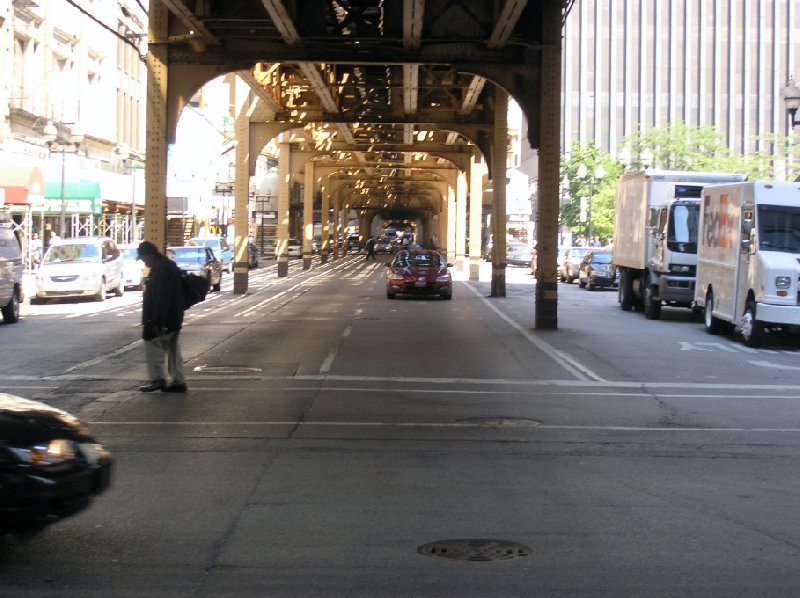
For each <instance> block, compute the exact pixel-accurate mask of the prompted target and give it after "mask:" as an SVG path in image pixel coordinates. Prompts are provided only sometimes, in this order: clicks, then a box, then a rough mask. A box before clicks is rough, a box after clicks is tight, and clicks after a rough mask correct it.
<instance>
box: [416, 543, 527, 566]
mask: <svg viewBox="0 0 800 598" xmlns="http://www.w3.org/2000/svg"><path fill="white" fill-rule="evenodd" d="M417 552H419V553H420V554H424V555H425V556H430V557H435V558H441V559H451V560H454V561H473V562H489V561H510V560H513V559H519V558H524V557H526V556H530V555H531V554H532V553H533V551H532V550H531V549H530V548H528V547H527V546H523V545H522V544H517V543H516V542H508V541H507V540H477V539H473V540H440V541H438V542H431V543H430V544H423V545H422V546H420V547H419V548H417Z"/></svg>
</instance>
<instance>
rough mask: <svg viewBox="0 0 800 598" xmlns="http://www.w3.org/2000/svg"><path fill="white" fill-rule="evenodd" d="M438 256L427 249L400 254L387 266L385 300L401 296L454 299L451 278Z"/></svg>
mask: <svg viewBox="0 0 800 598" xmlns="http://www.w3.org/2000/svg"><path fill="white" fill-rule="evenodd" d="M450 266H452V264H448V263H447V262H446V261H445V260H444V258H442V256H441V255H440V254H438V253H437V252H435V251H431V250H429V249H410V250H406V249H404V250H402V251H399V252H398V253H397V255H395V256H394V259H393V260H392V261H391V262H390V263H389V264H388V271H387V273H386V297H388V298H389V299H394V298H395V295H397V294H398V293H400V294H403V295H439V296H440V297H441V298H442V299H452V298H453V277H452V276H451V275H450V271H449V270H448V268H449V267H450Z"/></svg>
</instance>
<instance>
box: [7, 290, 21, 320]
mask: <svg viewBox="0 0 800 598" xmlns="http://www.w3.org/2000/svg"><path fill="white" fill-rule="evenodd" d="M17 320H19V297H17V293H16V292H15V293H14V294H13V295H11V300H10V301H9V302H8V303H6V305H5V306H4V307H3V321H4V322H5V323H6V324H13V323H14V322H16V321H17Z"/></svg>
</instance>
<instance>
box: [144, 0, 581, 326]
mask: <svg viewBox="0 0 800 598" xmlns="http://www.w3.org/2000/svg"><path fill="white" fill-rule="evenodd" d="M571 6H572V0H540V1H536V2H534V1H527V0H488V1H485V0H238V1H236V2H231V1H229V0H151V1H150V7H149V32H148V53H147V63H148V114H147V154H146V159H147V169H146V175H145V176H146V206H145V236H146V238H147V239H149V240H151V241H154V242H156V243H157V244H159V245H161V246H163V245H164V244H165V242H166V232H167V225H166V213H167V212H166V209H167V206H166V179H167V176H166V175H167V155H168V147H169V144H170V143H172V142H174V140H175V132H176V125H177V121H178V118H179V116H180V114H181V111H182V109H183V108H184V107H185V106H186V105H187V103H188V102H189V100H190V99H191V98H192V96H193V95H194V94H195V93H196V92H197V91H198V90H199V89H200V88H201V87H202V86H203V85H204V84H205V83H207V82H208V81H211V80H212V79H214V78H216V77H218V76H220V75H223V74H226V73H236V74H237V75H238V76H239V77H241V78H242V79H244V80H245V81H246V82H247V83H248V85H249V88H250V92H249V94H250V97H249V98H248V101H247V102H245V103H244V104H243V105H242V106H241V108H240V109H238V111H237V113H236V115H235V134H236V147H235V183H234V189H233V194H234V197H235V210H236V213H237V214H243V213H247V212H248V194H249V179H250V176H251V175H253V173H254V169H255V163H256V158H257V157H258V156H259V154H260V153H261V152H262V151H263V150H264V148H265V146H266V145H267V143H268V142H270V141H271V140H272V141H274V142H276V143H277V146H278V148H279V154H278V167H277V168H278V185H277V199H278V201H277V212H278V218H277V225H278V226H277V238H278V274H279V276H280V275H286V272H287V271H288V267H287V259H288V256H287V253H286V244H285V240H286V239H287V237H288V225H289V211H290V188H291V185H292V184H294V183H296V182H300V183H302V186H303V197H302V198H301V202H302V209H303V223H304V230H308V229H309V226H308V224H309V223H310V222H311V218H312V213H313V211H314V210H317V211H321V213H322V214H328V213H332V214H333V220H332V221H331V222H330V223H329V222H327V218H323V223H322V227H323V232H322V244H323V246H322V255H323V259H335V258H336V257H337V256H338V254H337V248H336V244H335V243H334V244H332V246H331V247H328V246H327V244H328V237H329V235H330V236H332V238H334V239H335V238H337V233H340V232H341V230H342V224H343V216H342V215H343V214H346V213H348V212H349V211H351V210H354V211H356V212H357V213H358V214H359V218H360V219H363V222H369V221H371V219H373V218H374V217H375V216H376V215H381V216H382V217H383V218H386V219H391V218H397V219H400V218H404V219H408V218H409V217H412V218H414V219H416V221H418V222H419V223H421V225H422V227H423V228H424V230H425V231H426V233H425V234H426V236H428V237H432V236H434V235H435V236H436V238H437V239H438V245H439V246H440V247H441V248H442V251H443V252H446V253H447V255H448V261H451V257H452V261H454V262H456V263H457V264H458V266H459V267H464V268H469V271H470V274H471V275H472V273H473V272H474V273H475V275H476V276H477V263H476V261H477V260H478V259H480V253H481V245H480V241H481V236H482V233H483V231H482V230H481V223H482V214H483V212H484V204H486V208H485V209H486V210H490V211H491V216H492V217H491V220H490V221H491V223H492V231H491V233H492V235H493V238H494V240H495V245H494V248H495V250H494V252H493V256H494V257H493V260H494V261H493V264H492V285H491V294H492V296H495V297H502V296H504V295H505V268H506V264H505V263H504V262H505V223H506V208H505V205H506V196H505V187H506V185H505V176H506V168H507V165H506V160H507V151H508V150H507V147H508V129H507V123H506V115H507V106H508V100H509V97H512V98H513V99H514V100H515V101H516V102H517V103H518V104H519V106H520V108H521V110H522V112H523V114H524V116H525V118H526V122H527V127H528V130H527V140H528V142H529V143H530V145H531V147H532V148H533V149H535V150H536V152H537V155H538V181H537V183H538V197H539V201H538V213H537V214H536V231H537V251H538V256H539V259H538V260H537V261H538V269H537V272H536V278H537V285H536V292H535V302H536V311H535V313H536V315H535V322H534V323H533V325H534V326H535V327H536V328H556V327H557V290H556V289H557V287H556V271H555V264H556V251H557V248H556V239H557V223H558V187H559V154H560V148H559V126H560V116H559V115H560V101H561V99H560V91H559V90H560V78H561V36H562V30H563V23H564V19H565V18H566V16H567V14H568V13H569V10H570V9H571ZM498 178H499V179H500V180H502V181H503V183H504V184H499V185H498V184H491V185H490V186H491V192H489V193H484V189H485V187H486V184H485V181H486V180H488V181H490V182H491V183H493V182H494V181H495V180H496V179H498ZM235 226H236V242H235V264H234V292H238V293H243V292H245V291H246V290H247V276H248V274H247V243H246V241H247V237H248V230H247V226H248V223H247V222H246V221H244V219H238V220H237V221H236V225H235ZM306 236H307V237H308V235H306ZM304 241H306V242H307V243H308V242H310V239H309V238H306V239H304ZM307 249H309V248H308V247H307ZM467 255H468V256H469V258H465V256H467Z"/></svg>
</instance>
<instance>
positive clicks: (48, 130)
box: [43, 121, 84, 237]
mask: <svg viewBox="0 0 800 598" xmlns="http://www.w3.org/2000/svg"><path fill="white" fill-rule="evenodd" d="M64 124H67V125H73V126H72V130H71V131H70V134H69V140H68V141H67V140H64V139H63V138H59V131H58V127H56V125H55V124H53V121H48V122H47V125H45V127H44V131H43V133H44V135H43V136H44V141H45V143H46V144H47V148H48V149H49V150H50V153H53V154H55V153H60V154H61V219H60V222H59V226H60V229H61V230H60V231H59V234H60V235H61V236H62V237H66V236H67V234H66V233H67V201H66V197H65V193H64V185H65V176H66V154H77V153H78V150H80V147H81V144H82V143H83V139H84V134H83V131H82V129H81V128H80V125H78V124H76V123H64Z"/></svg>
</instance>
